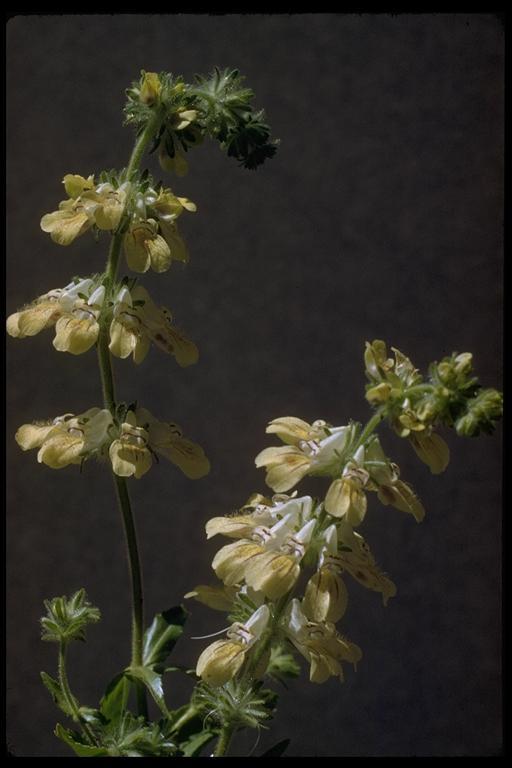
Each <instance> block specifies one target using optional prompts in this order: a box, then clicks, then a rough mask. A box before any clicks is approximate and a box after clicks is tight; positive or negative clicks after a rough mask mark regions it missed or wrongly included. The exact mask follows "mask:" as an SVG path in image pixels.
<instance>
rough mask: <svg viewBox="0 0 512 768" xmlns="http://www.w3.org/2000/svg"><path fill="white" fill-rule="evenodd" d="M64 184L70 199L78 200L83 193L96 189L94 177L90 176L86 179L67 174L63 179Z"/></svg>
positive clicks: (77, 175) (78, 175) (76, 174)
mask: <svg viewBox="0 0 512 768" xmlns="http://www.w3.org/2000/svg"><path fill="white" fill-rule="evenodd" d="M62 183H63V184H64V189H65V190H66V193H67V194H68V195H69V197H73V198H77V197H80V195H81V194H82V193H83V192H86V191H87V190H89V189H94V176H89V177H88V178H87V179H85V178H84V177H83V176H80V174H78V173H67V174H66V175H65V176H64V178H63V179H62Z"/></svg>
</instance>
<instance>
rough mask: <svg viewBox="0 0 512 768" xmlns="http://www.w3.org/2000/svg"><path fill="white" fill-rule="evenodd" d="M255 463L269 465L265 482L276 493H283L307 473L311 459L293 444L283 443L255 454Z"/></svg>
mask: <svg viewBox="0 0 512 768" xmlns="http://www.w3.org/2000/svg"><path fill="white" fill-rule="evenodd" d="M255 463H256V466H257V467H264V466H268V467H269V470H268V472H267V476H266V478H265V482H266V483H267V485H269V486H270V487H271V488H273V490H274V491H275V492H276V493H283V492H284V491H289V490H290V488H293V486H294V485H296V484H297V483H298V482H299V480H302V478H303V477H304V476H305V475H307V474H308V472H309V468H310V465H311V460H310V459H309V458H308V457H307V456H305V455H304V454H303V453H302V451H300V450H299V449H298V448H295V446H287V445H283V446H280V447H278V448H274V447H272V448H265V449H264V450H263V451H261V453H259V454H258V455H257V456H256V459H255Z"/></svg>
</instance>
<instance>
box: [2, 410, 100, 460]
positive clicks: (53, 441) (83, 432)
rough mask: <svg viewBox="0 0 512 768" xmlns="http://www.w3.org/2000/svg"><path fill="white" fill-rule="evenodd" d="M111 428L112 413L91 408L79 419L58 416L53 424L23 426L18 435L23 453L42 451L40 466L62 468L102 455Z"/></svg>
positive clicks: (39, 453)
mask: <svg viewBox="0 0 512 768" xmlns="http://www.w3.org/2000/svg"><path fill="white" fill-rule="evenodd" d="M111 426H112V416H111V414H110V411H108V410H106V409H100V408H90V409H89V410H88V411H86V412H85V413H82V414H80V415H78V416H74V415H73V414H72V413H68V414H65V415H64V416H59V417H57V418H56V419H54V420H53V422H51V423H46V424H24V425H23V426H21V427H20V428H19V429H18V431H17V432H16V442H17V443H18V445H19V446H20V447H21V448H22V449H23V450H24V451H27V450H30V449H33V448H39V452H38V454H37V460H38V462H39V463H43V464H47V465H48V466H49V467H51V468H52V469H62V468H63V467H67V466H68V465H69V464H80V463H81V462H82V461H83V460H84V459H86V458H88V457H89V456H91V455H93V454H98V453H101V451H102V449H103V448H104V447H105V445H106V444H107V442H108V441H109V430H110V428H111Z"/></svg>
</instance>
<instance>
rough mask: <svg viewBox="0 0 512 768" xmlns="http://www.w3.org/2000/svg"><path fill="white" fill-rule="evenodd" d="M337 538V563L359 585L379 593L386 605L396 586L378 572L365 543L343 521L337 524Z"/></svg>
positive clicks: (393, 594)
mask: <svg viewBox="0 0 512 768" xmlns="http://www.w3.org/2000/svg"><path fill="white" fill-rule="evenodd" d="M337 537H338V545H339V546H338V553H337V557H336V561H337V563H338V564H339V565H340V566H341V568H342V569H343V570H344V571H346V572H347V573H349V574H350V575H351V576H352V577H353V578H354V579H356V581H358V582H359V583H360V584H362V585H363V586H365V587H367V588H368V589H371V590H373V591H374V592H380V593H381V594H382V600H383V603H384V605H386V604H387V602H388V600H389V598H390V597H394V596H395V595H396V586H395V585H394V584H393V582H392V581H391V579H389V578H388V576H386V575H385V574H384V573H382V571H380V570H379V568H378V567H377V564H376V562H375V559H374V557H373V555H372V553H371V551H370V548H369V546H368V544H367V543H366V541H365V540H364V539H363V537H362V536H361V535H360V534H359V533H356V532H355V531H354V530H352V527H351V526H350V525H349V524H348V523H346V522H345V521H344V520H341V521H340V522H339V523H338V524H337Z"/></svg>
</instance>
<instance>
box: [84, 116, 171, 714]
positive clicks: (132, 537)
mask: <svg viewBox="0 0 512 768" xmlns="http://www.w3.org/2000/svg"><path fill="white" fill-rule="evenodd" d="M160 121H161V115H160V113H159V111H158V110H157V111H155V113H154V115H153V117H152V119H151V120H149V121H148V123H147V125H146V127H145V129H144V130H143V132H142V133H141V134H140V136H139V138H138V139H137V141H136V143H135V146H134V148H133V151H132V154H131V157H130V160H129V162H128V167H127V170H126V177H127V179H128V180H129V179H130V178H131V176H132V175H133V174H134V173H135V171H137V169H138V167H139V165H140V161H141V159H142V156H143V154H144V150H145V149H146V148H147V146H148V144H149V143H150V142H151V140H152V139H153V137H154V135H155V133H156V131H157V130H158V127H159V125H160ZM125 224H126V219H125V217H123V219H122V221H121V224H120V226H119V227H118V229H117V231H116V232H115V234H114V235H113V237H112V241H111V243H110V250H109V254H108V260H107V265H106V269H105V276H106V278H107V280H108V295H107V298H110V297H112V293H113V289H114V284H115V280H116V275H117V269H118V266H119V257H120V254H121V247H122V243H123V233H124V226H125ZM104 306H105V307H107V306H108V301H105V304H104ZM109 336H110V334H109V327H108V320H107V319H106V318H105V316H103V317H101V318H100V333H99V336H98V363H99V368H100V376H101V386H102V390H103V402H104V404H105V408H108V409H109V411H110V412H111V414H112V416H113V418H114V419H115V418H116V393H115V387H114V377H113V374H112V362H111V355H110V350H109ZM113 478H114V483H115V487H116V496H117V501H118V504H119V509H120V510H121V514H122V518H123V524H124V531H125V536H126V545H127V550H128V561H129V566H130V576H131V585H132V658H131V666H134V667H140V666H142V641H143V634H144V598H143V590H142V569H141V563H140V557H139V548H138V545H137V532H136V530H135V521H134V518H133V513H132V508H131V504H130V496H129V494H128V487H127V484H126V480H125V479H124V478H123V477H118V476H117V475H115V474H113ZM136 691H137V708H138V712H139V714H141V715H144V717H147V714H148V708H147V699H146V689H145V688H144V686H143V684H142V683H137V685H136Z"/></svg>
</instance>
